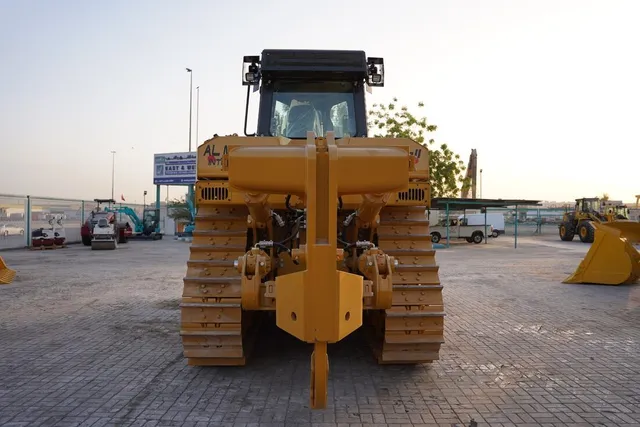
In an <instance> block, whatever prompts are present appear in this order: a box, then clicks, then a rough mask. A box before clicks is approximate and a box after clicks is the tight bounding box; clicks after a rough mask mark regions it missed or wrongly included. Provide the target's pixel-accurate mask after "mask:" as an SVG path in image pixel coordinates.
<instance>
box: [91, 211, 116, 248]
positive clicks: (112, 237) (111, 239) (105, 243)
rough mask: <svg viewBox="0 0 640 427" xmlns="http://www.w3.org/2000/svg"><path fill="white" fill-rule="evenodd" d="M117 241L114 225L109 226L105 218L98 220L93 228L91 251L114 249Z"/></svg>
mask: <svg viewBox="0 0 640 427" xmlns="http://www.w3.org/2000/svg"><path fill="white" fill-rule="evenodd" d="M117 240H118V239H117V238H116V229H115V225H114V224H109V221H107V219H106V218H100V219H99V220H98V222H97V223H96V225H95V226H94V227H93V237H92V238H91V250H96V249H98V250H106V249H116V248H117V247H118V241H117Z"/></svg>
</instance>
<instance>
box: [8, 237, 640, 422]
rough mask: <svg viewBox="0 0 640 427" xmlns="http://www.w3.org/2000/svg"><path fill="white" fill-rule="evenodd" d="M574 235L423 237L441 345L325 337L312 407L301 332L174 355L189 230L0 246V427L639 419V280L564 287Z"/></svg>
mask: <svg viewBox="0 0 640 427" xmlns="http://www.w3.org/2000/svg"><path fill="white" fill-rule="evenodd" d="M587 249H588V247H587V245H584V244H582V243H580V242H578V241H576V242H571V243H565V242H561V241H559V239H558V238H557V236H555V235H547V236H542V237H538V238H533V237H522V238H520V239H519V247H518V249H517V250H514V249H513V240H512V238H511V237H500V238H498V239H490V240H489V244H487V245H484V244H481V245H469V244H466V243H464V244H457V245H454V246H453V247H452V248H450V249H447V250H439V251H438V253H437V259H438V262H439V264H440V267H441V268H440V277H441V281H442V283H443V285H444V286H445V294H444V297H445V309H446V312H447V317H446V319H445V339H446V344H445V345H444V346H443V348H442V351H441V359H440V360H439V361H438V362H434V363H433V364H432V365H422V366H415V367H407V366H378V365H377V364H376V363H375V361H374V360H373V357H372V355H371V353H370V351H369V348H368V347H367V346H366V345H365V344H364V338H363V337H362V334H360V333H359V332H356V333H354V334H352V335H351V336H349V337H347V338H346V339H345V340H343V341H342V342H340V343H338V344H335V345H331V346H330V347H329V358H330V369H331V371H330V384H329V408H328V409H326V410H318V411H311V410H309V409H308V401H309V393H308V387H309V357H310V353H311V347H310V346H309V345H307V344H304V343H301V342H298V341H297V340H296V339H294V338H293V337H290V336H289V335H287V334H286V333H284V332H282V331H280V330H278V329H277V328H276V327H275V326H274V325H264V327H263V334H262V335H261V338H260V340H259V342H258V345H257V347H256V349H255V351H254V353H253V357H252V358H251V359H250V361H249V364H248V365H247V366H245V367H243V368H197V367H188V366H186V360H185V359H184V358H183V356H182V349H181V343H180V337H179V335H178V327H179V308H178V304H179V298H180V295H181V292H182V281H181V279H182V277H183V275H184V273H185V270H186V260H187V258H188V244H186V243H184V242H178V241H173V240H162V241H157V242H144V241H142V242H130V243H128V244H127V245H122V246H120V248H119V249H118V250H116V251H113V252H112V251H101V252H92V251H91V250H90V249H88V248H85V247H83V246H81V245H70V246H69V247H67V248H65V249H59V250H47V251H28V250H24V251H4V252H0V256H2V257H3V258H4V259H5V261H6V262H7V263H8V264H9V265H10V266H11V267H12V268H14V269H16V270H17V271H18V276H17V278H16V280H15V282H14V283H13V284H11V285H4V286H0V313H1V314H0V425H3V426H4V425H7V426H9V425H25V426H35V425H56V426H63V425H64V426H66V425H83V426H84V425H87V426H88V425H92V426H101V425H117V426H128V425H136V426H137V425H145V426H152V425H158V426H160V425H167V426H182V425H193V426H200V425H202V426H205V425H209V426H263V425H264V426H283V425H284V426H288V425H305V426H308V425H318V426H342V425H344V426H365V425H366V426H369V425H373V426H375V425H385V426H386V425H389V426H393V425H395V426H416V425H443V426H451V425H469V423H470V420H471V419H473V420H475V421H476V422H477V423H478V425H480V426H484V425H495V426H501V425H504V426H506V425H608V426H610V425H636V426H638V425H640V285H631V286H617V287H616V286H611V287H608V286H593V285H564V284H562V283H560V282H561V280H562V279H563V278H564V277H566V276H567V275H569V274H570V273H572V272H573V271H574V270H575V268H576V267H577V265H578V263H579V262H580V260H581V259H582V257H583V256H584V254H585V253H586V251H587Z"/></svg>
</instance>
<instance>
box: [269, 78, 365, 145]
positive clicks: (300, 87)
mask: <svg viewBox="0 0 640 427" xmlns="http://www.w3.org/2000/svg"><path fill="white" fill-rule="evenodd" d="M354 102H355V95H354V85H353V83H350V82H322V83H319V82H318V83H316V82H276V83H275V85H274V87H273V102H272V105H271V128H270V131H271V136H284V137H286V138H306V137H307V131H314V132H315V133H316V135H318V136H326V135H327V132H330V131H333V132H334V133H335V137H336V138H342V137H346V136H352V135H355V134H356V121H355V112H354Z"/></svg>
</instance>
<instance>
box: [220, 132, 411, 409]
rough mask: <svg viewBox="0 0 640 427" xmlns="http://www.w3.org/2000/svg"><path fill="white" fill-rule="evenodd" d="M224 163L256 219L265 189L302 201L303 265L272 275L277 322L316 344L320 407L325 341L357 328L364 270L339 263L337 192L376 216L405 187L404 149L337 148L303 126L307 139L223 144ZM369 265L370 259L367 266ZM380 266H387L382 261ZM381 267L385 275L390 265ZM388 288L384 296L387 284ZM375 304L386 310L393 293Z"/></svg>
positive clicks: (314, 372) (316, 402) (314, 390)
mask: <svg viewBox="0 0 640 427" xmlns="http://www.w3.org/2000/svg"><path fill="white" fill-rule="evenodd" d="M226 163H227V164H226V165H225V168H226V169H227V171H228V176H229V185H230V186H231V187H232V189H235V190H237V191H241V192H244V193H245V194H246V195H247V196H246V198H245V202H246V203H247V205H248V207H249V211H250V212H251V216H252V218H254V219H256V221H257V220H260V219H261V218H266V217H268V212H269V209H270V208H269V206H268V204H267V203H266V197H265V196H267V195H269V194H292V195H296V196H298V197H300V198H301V199H303V200H304V202H305V207H306V215H307V221H306V233H307V238H306V245H301V247H300V248H299V250H298V251H297V252H296V258H297V260H298V261H299V262H300V264H301V265H303V266H304V270H302V271H297V272H294V273H290V274H286V275H281V276H277V277H276V280H275V295H276V324H277V325H278V327H280V328H281V329H283V330H285V331H287V332H288V333H290V334H291V335H293V336H295V337H297V338H299V339H301V340H303V341H306V342H309V343H313V344H314V351H313V353H312V356H311V406H312V407H313V408H324V407H326V403H327V382H328V373H329V362H328V357H327V344H328V343H335V342H337V341H339V340H341V339H342V338H344V337H345V336H347V335H349V334H350V333H351V332H353V331H355V330H356V329H357V328H358V327H360V326H361V325H362V312H363V276H361V275H358V274H352V273H349V272H345V271H340V270H338V267H337V266H338V263H337V261H339V260H341V259H342V257H343V256H344V253H343V249H341V248H340V249H339V248H338V245H337V243H338V242H337V230H338V228H337V214H336V212H337V207H338V197H340V196H345V195H356V194H361V195H363V196H365V197H363V203H362V206H361V209H360V210H359V212H361V219H363V220H365V221H366V220H375V218H376V216H377V215H378V214H379V212H380V209H382V207H384V203H385V200H386V198H385V194H387V193H392V192H398V191H404V190H406V189H407V188H408V183H409V171H410V170H411V169H412V162H411V156H410V154H409V147H408V146H397V147H396V146H379V145H378V146H375V145H371V146H362V145H359V146H338V145H336V142H335V140H334V136H333V133H332V132H329V133H328V135H327V137H326V138H321V137H315V134H314V133H313V132H308V133H307V139H306V140H289V141H288V142H287V143H286V145H281V146H265V145H260V141H259V138H256V144H255V145H238V146H229V152H228V156H227V157H226ZM263 254H264V255H266V253H263ZM264 255H259V254H258V253H257V251H256V256H257V258H253V260H256V259H257V260H258V262H257V264H256V263H255V262H254V261H253V260H252V261H251V262H250V263H251V265H249V262H248V261H242V260H240V263H244V264H243V265H240V268H241V269H244V271H246V269H247V268H251V269H253V270H252V272H255V269H260V268H261V267H260V266H264V268H267V267H268V266H267V265H266V264H267V258H265V257H264ZM245 259H247V258H246V257H245ZM260 260H262V261H260ZM388 260H389V258H387V265H389V261H388ZM373 264H374V263H372V262H371V261H370V262H369V264H367V265H369V266H371V265H373ZM391 264H392V262H391ZM256 265H257V266H256ZM375 267H376V265H373V267H371V268H375ZM381 268H382V269H383V270H384V269H385V266H384V264H382V263H381ZM385 273H386V274H388V277H389V278H390V277H391V271H385ZM256 277H257V278H258V279H257V280H259V273H257V274H255V275H254V276H253V278H254V280H256V279H255V278H256ZM388 283H391V281H390V280H389V282H388ZM257 285H258V284H257V283H256V286H257ZM388 291H389V292H388V293H389V296H390V292H391V289H388ZM245 302H246V303H248V304H254V305H255V303H256V301H255V300H254V301H245V300H244V295H243V302H242V303H243V306H245ZM380 305H381V307H380V308H390V307H391V298H390V297H389V298H388V299H385V300H384V301H381V302H380Z"/></svg>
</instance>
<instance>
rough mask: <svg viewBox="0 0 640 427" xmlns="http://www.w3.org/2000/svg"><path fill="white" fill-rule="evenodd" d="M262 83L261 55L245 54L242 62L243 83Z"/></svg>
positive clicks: (251, 84) (253, 84) (246, 84)
mask: <svg viewBox="0 0 640 427" xmlns="http://www.w3.org/2000/svg"><path fill="white" fill-rule="evenodd" d="M259 83H260V57H259V56H245V57H244V58H243V62H242V85H243V86H255V85H258V84H259Z"/></svg>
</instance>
